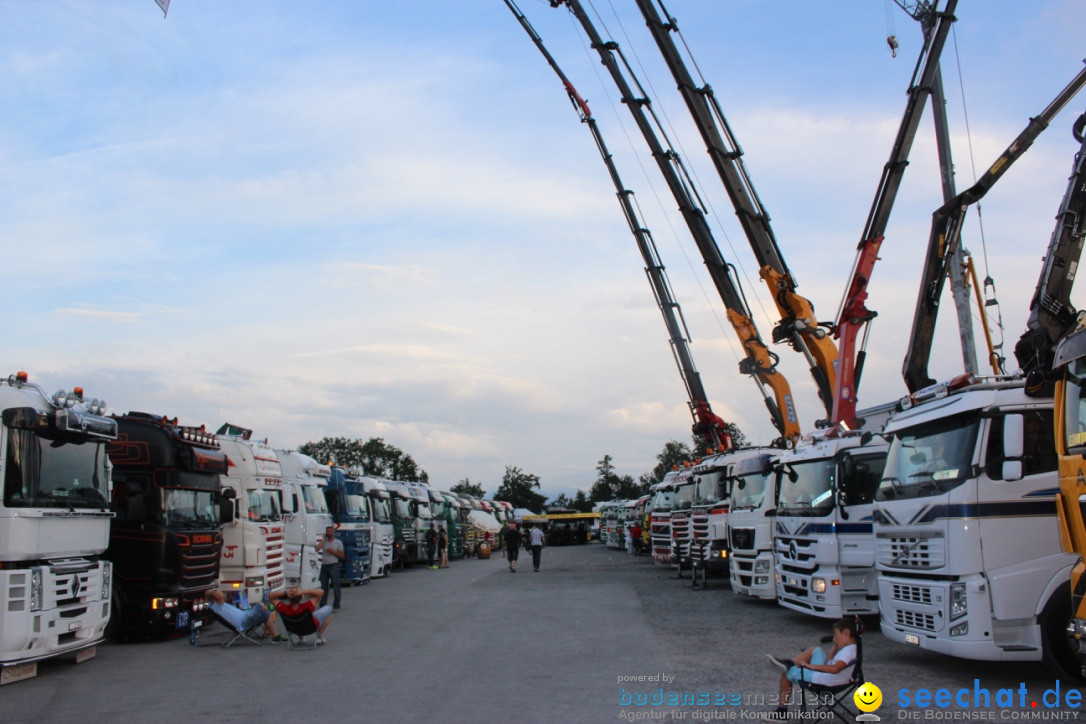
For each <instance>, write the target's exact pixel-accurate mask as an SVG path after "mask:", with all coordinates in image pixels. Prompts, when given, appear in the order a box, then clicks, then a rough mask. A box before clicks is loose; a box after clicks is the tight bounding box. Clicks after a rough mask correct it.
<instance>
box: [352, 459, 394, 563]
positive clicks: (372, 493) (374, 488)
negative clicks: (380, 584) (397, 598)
mask: <svg viewBox="0 0 1086 724" xmlns="http://www.w3.org/2000/svg"><path fill="white" fill-rule="evenodd" d="M351 472H352V473H356V472H360V471H357V470H352V471H351ZM357 479H358V482H360V483H361V484H362V491H363V493H364V494H365V496H366V500H365V503H366V504H367V505H368V507H369V522H368V523H366V524H365V528H366V530H367V531H368V532H369V547H370V564H369V566H370V577H372V578H379V577H381V576H387V575H388V574H389V573H391V572H392V560H393V548H394V544H395V541H396V530H395V528H394V527H393V525H392V496H391V495H389V492H388V488H386V487H385V482H387V481H385V480H384V479H383V478H375V477H372V476H369V475H359V476H358V478H357Z"/></svg>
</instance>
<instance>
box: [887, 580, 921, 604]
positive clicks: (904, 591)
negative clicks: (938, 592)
mask: <svg viewBox="0 0 1086 724" xmlns="http://www.w3.org/2000/svg"><path fill="white" fill-rule="evenodd" d="M890 595H891V596H892V597H893V599H894V600H895V601H905V602H906V603H924V604H928V605H931V589H930V588H928V587H927V586H910V585H908V584H905V583H895V584H893V588H892V592H891V594H890Z"/></svg>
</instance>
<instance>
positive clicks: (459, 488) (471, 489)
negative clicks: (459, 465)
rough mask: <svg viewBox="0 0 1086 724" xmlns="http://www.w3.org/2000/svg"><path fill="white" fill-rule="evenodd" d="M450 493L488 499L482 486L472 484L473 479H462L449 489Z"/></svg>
mask: <svg viewBox="0 0 1086 724" xmlns="http://www.w3.org/2000/svg"><path fill="white" fill-rule="evenodd" d="M449 492H450V493H463V494H464V495H472V496H474V497H476V498H485V497H486V491H485V490H483V486H482V484H480V483H473V482H471V478H461V479H460V482H459V483H457V484H456V485H454V486H452V487H451V488H449Z"/></svg>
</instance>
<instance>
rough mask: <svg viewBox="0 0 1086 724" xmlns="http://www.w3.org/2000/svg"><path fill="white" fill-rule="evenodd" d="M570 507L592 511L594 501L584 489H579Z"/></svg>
mask: <svg viewBox="0 0 1086 724" xmlns="http://www.w3.org/2000/svg"><path fill="white" fill-rule="evenodd" d="M570 507H571V508H573V509H574V510H576V511H578V512H580V513H591V512H592V501H591V500H589V499H588V496H587V495H585V494H584V491H583V490H578V491H577V494H576V495H574V496H573V502H572V503H571V504H570Z"/></svg>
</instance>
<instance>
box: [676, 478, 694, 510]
mask: <svg viewBox="0 0 1086 724" xmlns="http://www.w3.org/2000/svg"><path fill="white" fill-rule="evenodd" d="M694 492H695V490H694V486H693V485H692V484H691V485H682V486H680V487H679V488H678V489H676V491H675V502H674V503H672V505H671V508H672V510H689V509H690V508H691V507H693V505H694Z"/></svg>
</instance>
